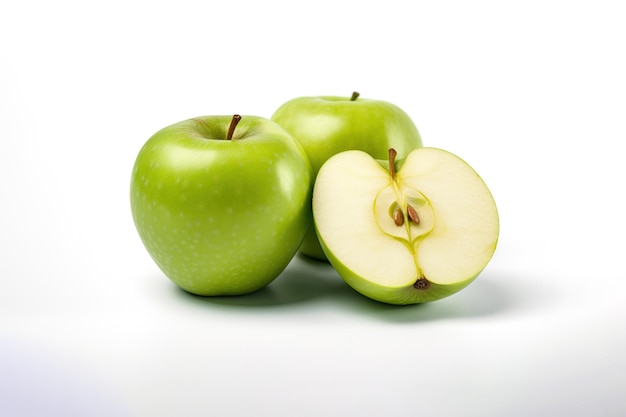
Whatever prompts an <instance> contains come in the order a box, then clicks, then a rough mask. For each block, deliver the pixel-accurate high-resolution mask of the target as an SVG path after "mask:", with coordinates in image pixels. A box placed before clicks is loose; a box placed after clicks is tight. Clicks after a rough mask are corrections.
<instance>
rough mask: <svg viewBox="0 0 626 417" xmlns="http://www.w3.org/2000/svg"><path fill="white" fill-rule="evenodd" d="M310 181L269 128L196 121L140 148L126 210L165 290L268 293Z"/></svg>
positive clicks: (297, 229)
mask: <svg viewBox="0 0 626 417" xmlns="http://www.w3.org/2000/svg"><path fill="white" fill-rule="evenodd" d="M231 119H232V120H231ZM236 122H238V123H236ZM312 182H313V177H312V171H311V167H310V164H309V162H308V158H307V156H306V154H305V153H304V150H303V149H302V147H301V146H300V145H299V144H298V143H297V142H296V141H295V140H294V139H293V138H292V137H291V135H289V134H288V133H287V132H286V131H285V130H284V129H283V128H281V127H280V126H279V125H278V124H276V123H275V122H273V121H271V120H269V119H264V118H261V117H256V116H244V117H242V118H241V119H238V118H237V117H232V116H205V117H197V118H194V119H189V120H185V121H182V122H179V123H175V124H173V125H170V126H168V127H165V128H163V129H161V130H160V131H158V132H157V133H155V134H154V135H153V136H152V137H151V138H150V139H149V140H148V141H147V142H146V143H145V145H144V146H143V147H142V149H141V150H140V152H139V154H138V156H137V159H136V161H135V165H134V168H133V172H132V179H131V192H130V200H131V209H132V214H133V219H134V222H135V225H136V228H137V231H138V232H139V235H140V237H141V240H142V241H143V243H144V245H145V247H146V249H147V250H148V252H149V254H150V255H151V257H152V258H153V259H154V261H155V262H156V264H157V265H158V266H159V267H160V269H161V270H162V271H163V273H164V274H165V275H166V276H167V277H168V278H170V279H171V280H172V281H173V282H174V283H175V284H177V285H178V286H179V287H181V288H183V289H184V290H186V291H188V292H190V293H193V294H197V295H203V296H216V295H241V294H246V293H250V292H253V291H256V290H258V289H260V288H262V287H264V286H266V285H268V284H269V283H270V282H271V281H272V280H274V279H275V278H276V277H277V276H278V275H279V274H280V273H281V271H283V270H284V268H285V267H286V266H287V264H288V263H289V262H290V261H291V259H292V258H293V256H294V255H295V254H296V252H297V250H298V248H299V246H300V244H301V243H302V240H303V238H304V235H305V233H306V232H307V230H308V227H309V218H310V216H311V214H310V210H311V188H312Z"/></svg>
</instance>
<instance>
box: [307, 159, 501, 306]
mask: <svg viewBox="0 0 626 417" xmlns="http://www.w3.org/2000/svg"><path fill="white" fill-rule="evenodd" d="M395 158H396V152H395V151H394V150H393V149H391V150H390V151H389V159H388V161H387V163H381V161H377V160H374V159H373V158H372V157H371V156H370V155H368V154H366V153H364V152H362V151H346V152H342V153H339V154H337V155H335V156H333V157H331V158H330V159H329V160H328V161H326V163H325V164H324V165H323V166H322V169H321V170H320V171H319V173H318V175H317V179H316V182H315V187H314V189H313V215H314V216H315V226H316V228H317V231H318V234H319V236H320V242H321V244H322V247H323V248H324V251H325V253H326V254H327V256H328V259H329V260H330V263H331V264H332V266H333V267H334V268H335V270H337V272H338V273H339V275H340V276H341V277H342V278H343V279H344V280H345V281H346V282H347V283H348V284H349V285H350V286H351V287H352V288H354V289H355V290H356V291H358V292H360V293H361V294H363V295H365V296H367V297H369V298H372V299H374V300H377V301H381V302H384V303H388V304H414V303H423V302H428V301H435V300H438V299H440V298H443V297H447V296H449V295H451V294H454V293H455V292H457V291H460V290H461V289H463V288H464V287H466V286H467V285H469V284H470V283H471V282H472V281H473V280H474V279H475V278H476V277H477V276H478V274H479V273H480V272H481V271H482V270H483V268H485V266H486V265H487V264H488V263H489V261H490V259H491V257H492V256H493V253H494V251H495V249H496V245H497V242H498V234H499V230H500V223H499V219H498V210H497V208H496V204H495V201H494V199H493V196H492V195H491V193H490V191H489V189H488V188H487V186H486V184H485V183H484V182H483V180H482V179H481V178H480V177H479V176H478V174H477V173H476V171H474V169H472V168H471V167H470V166H469V165H468V164H467V163H466V162H465V161H463V160H462V159H461V158H459V157H457V156H456V155H453V154H452V153H450V152H447V151H444V150H442V149H436V148H419V149H415V150H414V151H412V152H411V153H409V155H408V157H407V158H406V159H404V161H396V160H395ZM400 162H403V163H402V164H400Z"/></svg>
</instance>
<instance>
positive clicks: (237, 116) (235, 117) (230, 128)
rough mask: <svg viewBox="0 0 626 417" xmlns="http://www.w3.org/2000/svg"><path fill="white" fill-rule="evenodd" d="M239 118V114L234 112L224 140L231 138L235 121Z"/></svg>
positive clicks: (237, 121)
mask: <svg viewBox="0 0 626 417" xmlns="http://www.w3.org/2000/svg"><path fill="white" fill-rule="evenodd" d="M240 120H241V116H240V115H238V114H235V115H234V116H233V119H232V120H231V121H230V126H229V127H228V133H227V134H226V140H231V139H232V138H233V133H235V128H236V127H237V123H239V121H240Z"/></svg>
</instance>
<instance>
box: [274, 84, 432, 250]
mask: <svg viewBox="0 0 626 417" xmlns="http://www.w3.org/2000/svg"><path fill="white" fill-rule="evenodd" d="M272 120H274V121H276V122H277V123H278V124H279V125H281V126H282V127H283V128H285V130H287V131H288V132H289V133H290V134H291V135H292V136H293V137H294V138H295V139H296V140H297V141H298V142H299V143H300V144H301V145H302V147H303V148H304V150H305V152H306V153H307V155H308V157H309V160H310V162H311V166H312V168H313V175H314V176H315V175H317V172H318V171H319V169H320V168H321V167H322V165H323V164H324V162H326V160H327V159H328V158H330V157H331V156H333V155H335V154H337V153H339V152H343V151H347V150H361V151H364V152H367V153H368V154H370V155H371V156H372V157H374V158H376V159H386V158H387V151H388V149H389V148H394V149H396V151H397V152H398V157H399V158H404V157H406V156H407V155H408V154H409V152H411V151H412V150H413V149H415V148H418V147H421V146H422V139H421V137H420V134H419V132H418V130H417V127H416V126H415V124H414V123H413V120H412V119H411V118H410V117H409V116H408V115H407V113H405V112H404V111H403V110H402V109H400V108H399V107H398V106H396V105H394V104H392V103H389V102H387V101H383V100H373V99H367V98H362V97H361V96H360V95H359V94H358V93H356V92H355V93H353V94H352V96H350V97H342V96H318V97H298V98H294V99H292V100H289V101H287V102H286V103H284V104H283V105H282V106H280V107H279V108H278V109H277V110H276V112H275V113H274V114H273V115H272ZM311 220H312V219H311ZM300 252H301V253H302V254H304V255H307V256H309V257H312V258H317V259H321V260H325V259H326V257H325V256H324V253H323V251H322V248H321V247H320V244H319V242H318V237H317V236H316V233H315V228H314V227H311V229H310V231H309V233H308V234H307V236H306V237H305V240H304V242H303V244H302V247H301V248H300Z"/></svg>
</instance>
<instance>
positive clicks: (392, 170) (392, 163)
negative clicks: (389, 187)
mask: <svg viewBox="0 0 626 417" xmlns="http://www.w3.org/2000/svg"><path fill="white" fill-rule="evenodd" d="M396 155H398V152H396V150H395V149H393V148H389V174H391V179H392V180H395V179H396Z"/></svg>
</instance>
